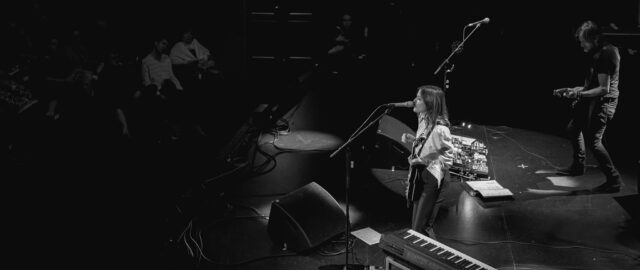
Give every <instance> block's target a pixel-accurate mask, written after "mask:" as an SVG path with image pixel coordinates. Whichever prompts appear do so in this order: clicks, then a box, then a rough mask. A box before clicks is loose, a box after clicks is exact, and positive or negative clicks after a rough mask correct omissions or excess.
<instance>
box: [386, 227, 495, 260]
mask: <svg viewBox="0 0 640 270" xmlns="http://www.w3.org/2000/svg"><path fill="white" fill-rule="evenodd" d="M380 247H381V248H382V249H383V250H384V251H385V252H386V253H389V254H391V255H392V256H396V257H397V258H400V259H402V260H404V261H407V262H409V263H411V264H413V265H415V266H417V267H419V268H421V269H438V270H451V269H464V270H485V269H486V270H496V269H495V268H493V267H491V266H489V265H487V264H485V263H483V262H481V261H478V260H476V259H474V258H472V257H470V256H468V255H466V254H464V253H462V252H460V251H457V250H455V249H453V248H451V247H449V246H447V245H445V244H442V243H440V242H438V241H436V240H434V239H431V238H429V237H427V236H426V235H423V234H421V233H418V232H416V231H414V230H411V229H403V230H399V231H396V232H393V233H389V234H383V235H382V238H381V239H380Z"/></svg>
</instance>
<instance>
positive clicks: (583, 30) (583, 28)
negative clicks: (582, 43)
mask: <svg viewBox="0 0 640 270" xmlns="http://www.w3.org/2000/svg"><path fill="white" fill-rule="evenodd" d="M580 37H582V38H583V39H584V40H586V41H589V42H592V43H593V44H594V45H595V47H596V48H600V47H602V45H603V43H604V39H603V35H602V30H601V29H600V27H598V25H597V24H596V23H595V22H593V21H585V22H583V23H582V25H580V28H578V30H576V40H580Z"/></svg>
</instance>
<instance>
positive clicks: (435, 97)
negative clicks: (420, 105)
mask: <svg viewBox="0 0 640 270" xmlns="http://www.w3.org/2000/svg"><path fill="white" fill-rule="evenodd" d="M418 94H420V96H422V99H423V100H424V104H425V105H426V107H427V111H426V112H425V113H423V114H421V115H418V117H419V118H423V119H424V121H426V124H427V130H429V131H431V130H432V129H433V128H434V127H435V126H436V125H444V126H447V127H449V126H451V123H450V122H449V112H448V111H447V101H446V99H445V94H444V91H442V89H441V88H440V87H438V86H435V85H423V86H420V87H418Z"/></svg>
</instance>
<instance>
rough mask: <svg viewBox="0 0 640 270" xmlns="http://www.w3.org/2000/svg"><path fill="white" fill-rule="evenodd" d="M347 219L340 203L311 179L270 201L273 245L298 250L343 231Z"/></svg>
mask: <svg viewBox="0 0 640 270" xmlns="http://www.w3.org/2000/svg"><path fill="white" fill-rule="evenodd" d="M345 222H346V215H345V213H344V211H342V209H341V208H340V205H339V204H338V202H337V201H336V200H335V199H334V198H333V197H332V196H331V195H330V194H329V193H328V192H327V191H326V190H325V189H323V188H322V187H321V186H320V185H318V184H317V183H315V182H311V183H309V184H307V185H305V186H303V187H301V188H299V189H297V190H295V191H293V192H291V193H289V194H287V195H285V196H284V197H282V198H280V199H279V200H276V201H274V202H273V203H271V213H270V214H269V225H268V227H267V230H268V232H269V236H270V237H271V240H272V241H273V242H274V244H276V245H280V246H284V245H286V248H287V249H288V250H291V251H296V252H297V251H304V250H307V249H311V248H314V247H316V246H318V245H319V244H321V243H323V242H325V241H327V240H329V239H330V238H332V237H334V236H336V235H338V234H339V233H341V232H344V231H345V229H346V228H345Z"/></svg>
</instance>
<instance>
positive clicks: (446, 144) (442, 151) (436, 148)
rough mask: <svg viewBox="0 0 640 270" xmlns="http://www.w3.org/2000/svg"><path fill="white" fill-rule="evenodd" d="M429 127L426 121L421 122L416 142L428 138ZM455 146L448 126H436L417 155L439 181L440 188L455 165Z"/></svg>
mask: <svg viewBox="0 0 640 270" xmlns="http://www.w3.org/2000/svg"><path fill="white" fill-rule="evenodd" d="M427 132H428V130H427V127H426V123H425V122H424V121H420V124H419V125H418V131H417V132H416V134H417V135H416V140H417V139H418V138H420V137H426V136H427ZM454 151H455V146H453V140H452V137H451V132H450V131H449V128H448V127H447V126H443V125H436V126H435V127H434V128H433V131H432V132H431V135H430V136H429V137H428V138H426V141H425V142H424V146H423V147H422V149H421V151H420V152H419V153H416V155H417V157H418V158H419V159H420V161H421V163H423V164H424V165H425V166H426V167H427V170H428V171H429V172H430V173H431V174H432V175H433V176H434V177H435V178H436V179H438V187H440V185H441V184H442V179H443V178H444V176H445V174H446V172H447V170H449V168H450V167H451V165H453V153H454Z"/></svg>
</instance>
